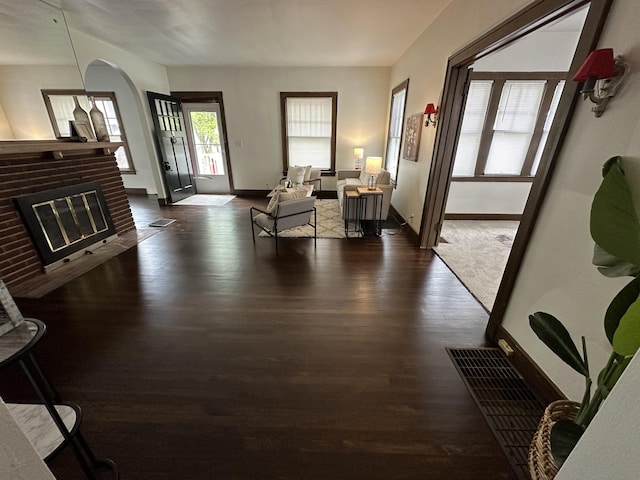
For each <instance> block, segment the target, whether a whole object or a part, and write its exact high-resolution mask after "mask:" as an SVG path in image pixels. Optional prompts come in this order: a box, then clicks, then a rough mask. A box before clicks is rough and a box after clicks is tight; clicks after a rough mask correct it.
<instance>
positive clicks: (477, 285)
mask: <svg viewBox="0 0 640 480" xmlns="http://www.w3.org/2000/svg"><path fill="white" fill-rule="evenodd" d="M518 225H519V222H515V221H502V220H446V221H445V222H444V225H443V226H442V231H441V232H440V238H441V240H440V243H439V244H438V246H437V247H436V248H435V251H436V253H437V254H438V256H439V257H440V258H441V259H442V261H444V263H446V264H447V266H448V267H449V268H450V269H451V271H453V273H454V274H455V275H456V276H457V277H458V278H459V279H460V281H461V282H462V283H464V285H465V286H466V287H467V288H468V289H469V291H470V292H471V294H472V295H473V296H474V297H476V298H477V299H478V301H479V302H480V303H481V304H482V305H483V306H484V307H485V308H486V309H487V310H488V311H491V309H492V308H493V303H494V302H495V299H496V294H497V293H498V287H499V286H500V281H501V280H502V275H503V274H504V269H505V266H506V265H507V260H508V258H509V253H510V252H511V247H512V245H513V239H514V238H515V235H516V232H517V231H518Z"/></svg>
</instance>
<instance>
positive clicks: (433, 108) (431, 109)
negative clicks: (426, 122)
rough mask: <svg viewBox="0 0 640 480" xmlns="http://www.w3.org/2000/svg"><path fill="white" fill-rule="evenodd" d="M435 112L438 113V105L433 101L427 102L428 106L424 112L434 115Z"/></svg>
mask: <svg viewBox="0 0 640 480" xmlns="http://www.w3.org/2000/svg"><path fill="white" fill-rule="evenodd" d="M434 113H438V111H437V110H436V106H435V105H434V104H433V103H427V106H426V107H425V108H424V114H425V115H433V114H434Z"/></svg>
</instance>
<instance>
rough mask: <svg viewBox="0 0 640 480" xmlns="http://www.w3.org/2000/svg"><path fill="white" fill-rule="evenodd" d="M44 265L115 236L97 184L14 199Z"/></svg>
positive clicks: (75, 186)
mask: <svg viewBox="0 0 640 480" xmlns="http://www.w3.org/2000/svg"><path fill="white" fill-rule="evenodd" d="M15 202H16V205H17V206H18V210H19V211H20V214H21V215H22V219H23V220H24V222H25V225H26V226H27V230H28V231H29V234H30V235H31V238H32V240H33V241H34V244H35V245H36V249H37V251H38V254H39V255H40V258H41V259H42V261H43V263H44V264H45V265H49V264H51V263H53V262H55V261H57V260H60V259H62V258H64V257H66V256H68V255H70V254H71V253H74V252H76V251H78V250H81V249H82V248H85V247H87V246H89V245H91V244H94V243H96V242H98V241H100V240H103V239H105V238H107V237H109V236H111V235H114V234H115V228H114V226H113V222H112V221H111V216H110V215H109V211H108V208H107V204H106V201H105V199H104V195H103V194H102V190H101V188H100V184H99V183H97V182H92V183H84V184H81V185H73V186H71V187H65V188H59V189H56V190H47V191H45V192H39V193H36V194H32V195H24V196H21V197H18V198H16V199H15Z"/></svg>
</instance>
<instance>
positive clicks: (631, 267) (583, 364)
mask: <svg viewBox="0 0 640 480" xmlns="http://www.w3.org/2000/svg"><path fill="white" fill-rule="evenodd" d="M622 164H623V161H622V158H621V157H613V158H610V159H609V160H608V161H607V162H606V163H605V164H604V167H603V180H602V183H601V185H600V188H599V189H598V191H597V192H596V194H595V196H594V199H593V203H592V205H591V219H590V229H591V237H592V238H593V240H594V242H595V248H594V256H593V263H594V265H596V266H597V267H598V270H599V271H600V273H602V274H603V275H605V276H607V277H621V276H631V277H634V279H633V280H631V282H629V283H628V284H627V285H626V286H625V287H624V288H622V290H620V292H619V293H618V294H617V295H616V296H615V297H614V299H613V300H612V301H611V303H610V305H609V307H608V308H607V311H606V313H605V316H604V329H605V333H606V335H607V338H608V340H609V343H610V344H611V347H612V352H611V355H610V357H609V360H608V362H607V363H606V365H605V366H604V368H603V369H602V371H600V373H599V374H598V376H597V377H596V378H595V390H594V391H593V394H592V390H593V386H594V385H593V383H594V378H593V377H592V376H591V373H590V371H589V361H588V357H587V349H586V343H585V339H584V337H582V346H581V349H580V350H581V351H579V350H578V348H577V347H576V345H575V344H574V342H573V340H572V339H571V336H570V335H569V332H568V331H567V329H566V328H565V327H564V325H563V324H562V322H560V320H558V319H557V318H555V317H554V316H553V315H550V314H548V313H544V312H537V313H534V314H533V315H530V316H529V324H530V326H531V328H532V329H533V331H534V332H535V334H536V335H537V336H538V337H539V338H540V339H541V340H542V341H543V342H544V344H545V345H547V347H549V348H550V349H551V350H552V351H553V352H554V353H555V354H556V355H557V356H558V357H560V359H562V360H563V361H564V362H565V363H566V364H567V365H569V366H570V367H571V368H573V369H574V370H575V371H576V372H578V373H579V374H581V375H583V376H584V377H585V392H584V396H583V398H582V402H581V403H580V408H579V410H578V412H577V415H576V418H575V419H574V420H560V421H558V422H557V423H556V424H555V425H554V426H553V428H552V430H551V436H550V442H551V451H552V453H553V456H554V459H555V461H556V464H557V465H558V466H560V465H562V463H563V462H564V460H565V459H566V458H567V456H568V455H569V453H571V450H573V447H574V446H575V445H576V443H577V442H578V440H579V439H580V437H581V436H582V434H583V432H584V430H585V429H586V428H587V426H588V425H589V423H590V422H591V420H592V419H593V417H594V416H595V414H596V413H597V411H598V409H599V407H600V405H601V404H602V402H603V401H604V399H605V398H607V395H608V394H609V392H610V391H611V389H612V388H613V386H614V385H615V384H616V382H617V381H618V379H619V378H620V375H621V374H622V372H623V371H624V369H625V368H626V367H627V365H628V364H629V362H630V361H631V358H632V357H633V355H634V354H635V353H636V351H637V350H638V347H640V298H639V297H640V221H639V220H638V214H637V212H636V209H635V207H634V204H633V197H632V194H631V189H630V188H629V185H628V183H627V180H626V177H625V173H624V170H623V165H622Z"/></svg>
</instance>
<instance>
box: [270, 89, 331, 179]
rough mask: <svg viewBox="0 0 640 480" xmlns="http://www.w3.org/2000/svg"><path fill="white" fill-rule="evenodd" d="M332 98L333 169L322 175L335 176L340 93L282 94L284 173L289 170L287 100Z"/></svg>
mask: <svg viewBox="0 0 640 480" xmlns="http://www.w3.org/2000/svg"><path fill="white" fill-rule="evenodd" d="M289 97H291V98H299V97H316V98H331V117H332V118H331V168H329V170H326V169H325V170H323V171H322V175H335V171H336V138H337V133H338V92H280V131H281V134H282V171H284V172H286V171H288V170H289V143H288V134H287V98H289Z"/></svg>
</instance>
